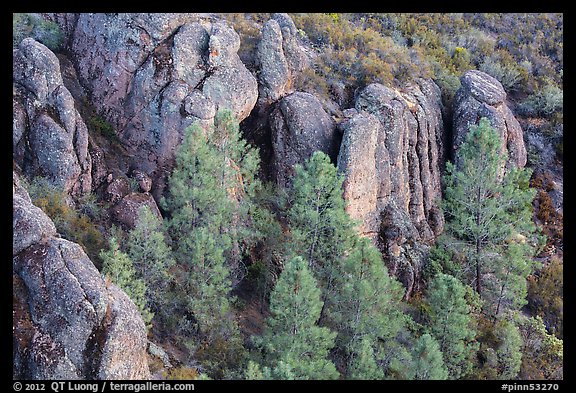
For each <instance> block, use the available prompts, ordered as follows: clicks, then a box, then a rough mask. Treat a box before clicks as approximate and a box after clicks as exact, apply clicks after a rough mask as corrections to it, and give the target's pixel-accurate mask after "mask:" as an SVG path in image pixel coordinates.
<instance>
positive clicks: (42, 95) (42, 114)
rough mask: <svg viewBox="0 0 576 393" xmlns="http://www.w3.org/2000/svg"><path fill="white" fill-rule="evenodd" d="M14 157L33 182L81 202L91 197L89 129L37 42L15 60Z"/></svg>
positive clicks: (25, 45)
mask: <svg viewBox="0 0 576 393" xmlns="http://www.w3.org/2000/svg"><path fill="white" fill-rule="evenodd" d="M13 86H14V87H13V106H14V112H13V113H14V115H13V122H12V123H13V132H12V135H13V151H14V159H15V161H16V163H17V164H18V165H19V166H20V167H21V168H22V170H23V171H24V172H25V173H26V174H28V175H30V176H43V177H46V178H47V179H48V180H50V181H51V182H52V183H53V184H54V185H55V186H57V187H59V188H61V189H62V190H63V191H64V192H66V193H68V194H70V195H72V196H75V197H79V196H82V195H85V194H87V193H89V192H90V191H91V185H92V175H91V169H92V163H91V157H90V154H89V152H88V129H87V128H86V125H85V123H84V121H83V120H82V118H81V117H80V113H79V112H78V111H77V110H76V107H75V103H74V99H73V98H72V95H71V94H70V92H69V91H68V89H67V88H66V87H65V86H64V83H63V80H62V75H61V73H60V64H59V62H58V58H57V57H56V55H54V53H52V51H50V49H48V48H47V47H46V46H44V45H43V44H41V43H39V42H37V41H35V40H34V39H33V38H25V39H24V40H22V42H21V43H20V45H19V46H18V49H16V50H15V51H14V57H13Z"/></svg>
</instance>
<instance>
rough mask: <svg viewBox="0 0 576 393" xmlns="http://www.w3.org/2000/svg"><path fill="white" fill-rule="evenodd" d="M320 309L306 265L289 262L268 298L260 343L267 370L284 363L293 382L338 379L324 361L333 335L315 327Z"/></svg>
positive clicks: (320, 302) (317, 296) (320, 305)
mask: <svg viewBox="0 0 576 393" xmlns="http://www.w3.org/2000/svg"><path fill="white" fill-rule="evenodd" d="M321 309H322V301H321V300H320V290H319V289H318V287H317V286H316V280H315V279H314V277H313V276H312V274H311V273H310V271H309V269H308V266H307V263H306V262H305V261H304V260H303V259H302V258H300V257H295V258H293V259H291V260H290V261H288V262H287V263H286V266H285V267H284V270H283V271H282V273H281V275H280V277H279V279H278V282H277V283H276V286H275V287H274V290H273V291H272V293H271V295H270V312H271V316H270V317H269V318H268V319H267V320H266V331H265V332H264V335H263V336H262V339H261V340H260V343H261V344H260V345H262V346H263V350H264V359H265V364H267V365H269V366H268V367H269V368H270V369H276V370H278V367H280V366H281V362H283V363H284V366H283V367H284V369H286V367H288V368H289V370H290V373H291V375H293V377H294V379H334V378H337V377H338V372H337V371H336V367H335V366H334V364H333V363H332V362H331V361H330V360H328V359H327V356H328V352H329V351H330V349H331V348H332V347H333V346H334V338H335V336H336V333H334V332H332V331H330V330H329V329H327V328H325V327H320V326H318V325H317V322H318V319H319V317H320V311H321Z"/></svg>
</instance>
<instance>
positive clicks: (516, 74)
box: [479, 57, 523, 90]
mask: <svg viewBox="0 0 576 393" xmlns="http://www.w3.org/2000/svg"><path fill="white" fill-rule="evenodd" d="M479 69H480V71H483V72H485V73H487V74H488V75H491V76H493V77H494V78H496V79H497V80H498V81H499V82H500V83H502V86H504V88H505V89H506V90H515V89H516V88H517V86H518V85H519V83H520V82H521V81H522V79H523V78H522V73H521V71H520V69H518V68H517V67H514V68H512V67H506V66H504V65H502V64H501V63H500V62H498V61H496V60H494V59H493V58H491V57H489V58H487V59H486V60H485V61H484V62H483V63H482V64H480V68H479Z"/></svg>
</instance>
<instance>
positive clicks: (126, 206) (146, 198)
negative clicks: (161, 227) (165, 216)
mask: <svg viewBox="0 0 576 393" xmlns="http://www.w3.org/2000/svg"><path fill="white" fill-rule="evenodd" d="M144 206H148V207H149V208H150V210H152V212H153V213H154V214H156V216H158V217H159V218H161V217H162V216H161V214H160V210H159V209H158V205H157V204H156V201H155V200H154V198H153V197H152V195H151V194H149V193H138V192H132V193H130V194H128V195H126V196H125V197H124V198H122V200H121V201H120V202H118V203H117V204H116V205H115V206H114V207H112V208H111V210H112V216H113V218H114V219H115V220H116V221H117V222H118V223H120V224H122V225H124V226H125V227H127V228H128V229H134V228H136V225H138V215H139V212H140V209H141V208H142V207H144Z"/></svg>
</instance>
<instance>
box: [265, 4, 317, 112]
mask: <svg viewBox="0 0 576 393" xmlns="http://www.w3.org/2000/svg"><path fill="white" fill-rule="evenodd" d="M296 34H297V30H296V26H295V25H294V22H293V21H292V19H291V18H290V16H288V15H287V14H273V15H272V18H271V19H270V20H268V21H267V22H266V23H265V24H264V26H263V27H262V38H261V39H260V42H259V43H258V48H257V51H256V59H257V63H258V66H259V69H260V74H259V82H260V97H259V99H258V104H259V106H264V107H265V106H267V105H269V104H271V103H273V102H275V101H277V100H279V99H280V98H282V97H284V96H286V95H287V94H290V93H292V92H293V91H294V90H293V82H294V77H295V74H296V73H297V72H300V71H302V70H303V69H304V67H305V65H306V57H305V55H304V52H303V50H302V47H301V46H300V44H299V42H298V38H297V36H296Z"/></svg>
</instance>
